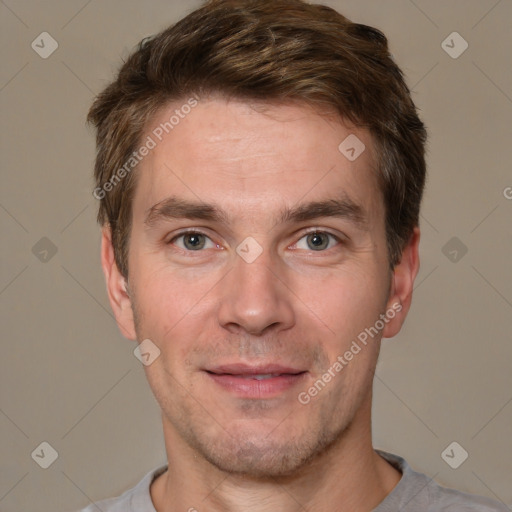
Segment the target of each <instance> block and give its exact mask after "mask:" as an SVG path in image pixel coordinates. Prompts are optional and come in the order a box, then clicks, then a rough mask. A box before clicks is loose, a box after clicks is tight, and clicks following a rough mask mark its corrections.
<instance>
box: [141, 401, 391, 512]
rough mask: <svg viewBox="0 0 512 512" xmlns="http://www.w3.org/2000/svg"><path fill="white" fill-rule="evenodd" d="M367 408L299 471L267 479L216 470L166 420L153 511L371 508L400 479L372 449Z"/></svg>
mask: <svg viewBox="0 0 512 512" xmlns="http://www.w3.org/2000/svg"><path fill="white" fill-rule="evenodd" d="M370 411H371V407H367V408H361V409H360V410H359V414H357V415H356V417H355V418H354V420H353V421H352V423H351V424H350V425H349V427H348V428H347V429H346V430H345V431H344V432H343V435H342V436H340V438H339V439H338V440H337V441H336V442H335V443H334V444H333V445H332V446H330V447H329V448H328V449H327V450H325V451H324V452H323V453H322V454H319V455H318V456H317V457H316V458H315V459H314V460H312V461H310V462H309V463H308V464H307V465H305V466H304V467H303V468H301V469H300V470H299V471H298V472H297V473H295V474H293V475H291V476H287V477H281V478H269V479H254V478H251V477H247V476H243V475H232V474H226V473H224V472H222V471H220V470H219V469H217V468H216V467H215V466H213V465H212V464H210V463H209V462H207V461H206V460H204V459H203V458H202V457H201V456H200V455H199V454H198V453H197V452H195V451H194V450H193V449H192V448H190V447H189V446H188V445H186V444H185V443H184V442H183V441H182V440H181V438H180V437H179V436H178V435H177V433H176V432H175V430H174V429H173V427H172V425H170V423H169V422H167V421H166V420H165V418H164V435H165V439H166V449H167V458H168V461H169V466H168V470H167V471H166V472H165V473H163V474H162V475H161V476H160V477H159V478H157V479H156V480H155V481H154V482H153V485H152V486H151V498H152V500H153V503H154V505H155V508H156V510H157V512H177V511H182V510H191V511H193V510H194V509H195V510H197V511H198V512H201V511H202V510H208V511H209V512H210V511H211V512H235V511H240V510H247V511H250V512H267V511H275V510H280V511H282V512H292V511H294V512H295V511H296V510H297V507H299V509H301V510H302V509H306V510H311V511H317V510H337V511H340V512H343V511H351V512H354V511H357V512H370V511H371V510H373V509H374V508H375V507H376V506H377V505H378V504H379V503H380V502H381V501H382V500H383V499H384V498H385V497H386V496H387V495H388V494H389V493H390V492H391V491H392V490H393V488H394V487H395V486H396V484H397V483H398V481H399V480H400V478H401V474H400V472H399V471H397V470H396V469H395V468H394V467H393V466H391V465H390V464H389V463H388V462H387V461H385V460H384V459H383V458H382V457H380V456H379V455H378V454H377V453H376V452H375V451H374V450H373V447H372V444H371V426H370V425H371V420H370ZM301 507H302V508H301Z"/></svg>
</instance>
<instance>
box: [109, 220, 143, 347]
mask: <svg viewBox="0 0 512 512" xmlns="http://www.w3.org/2000/svg"><path fill="white" fill-rule="evenodd" d="M101 266H102V268H103V273H104V274H105V280H106V284H107V293H108V299H109V301H110V307H111V308H112V311H113V312H114V316H115V317H116V322H117V325H118V327H119V330H120V331H121V334H122V335H123V336H124V337H125V338H128V339H129V340H136V339H137V335H136V333H135V323H134V321H133V311H132V304H131V300H130V296H129V295H128V291H127V283H126V279H125V278H124V277H123V276H122V274H121V273H120V272H119V269H118V268H117V264H116V261H115V258H114V247H113V246H112V234H111V231H110V226H104V227H103V229H102V234H101Z"/></svg>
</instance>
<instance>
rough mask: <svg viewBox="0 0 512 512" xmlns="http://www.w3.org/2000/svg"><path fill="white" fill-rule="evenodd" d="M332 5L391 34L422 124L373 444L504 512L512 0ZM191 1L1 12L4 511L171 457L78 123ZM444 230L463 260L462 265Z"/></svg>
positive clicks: (511, 385) (132, 474)
mask: <svg viewBox="0 0 512 512" xmlns="http://www.w3.org/2000/svg"><path fill="white" fill-rule="evenodd" d="M325 3H327V4H329V5H332V6H333V7H336V8H337V9H338V10H340V12H342V13H343V14H345V15H347V16H348V17H350V18H352V19H353V20H354V21H358V22H361V23H366V24H370V25H374V26H377V27H378V28H380V29H381V30H383V31H384V33H385V34H386V35H387V36H388V37H389V40H390V44H391V50H392V53H393V54H394V56H395V58H396V60H397V61H398V63H399V65H400V66H401V67H402V68H403V70H404V72H405V74H406V76H407V80H408V83H409V84H410V86H411V88H412V90H413V94H414V99H415V101H416V103H417V105H418V106H419V108H420V109H421V111H422V117H423V119H424V121H425V122H426V124H427V126H428V128H429V130H430V143H429V154H428V164H429V173H430V175H429V180H428V186H427V191H426V196H425V202H424V207H423V216H422V223H421V227H422V234H423V238H422V242H421V251H422V266H421V272H420V275H419V278H418V280H417V284H416V291H415V298H414V301H413V307H412V310H411V312H410V316H409V319H408V322H407V324H406V326H405V328H404V330H403V331H402V332H401V333H400V335H399V336H398V337H396V338H395V339H394V340H386V341H385V342H384V348H383V351H382V358H381V361H380V363H379V366H378V368H377V378H376V379H375V406H374V440H375V446H376V447H378V448H381V449H384V450H389V451H392V452H395V453H398V454H401V455H403V456H404V457H406V458H407V460H408V461H409V462H410V464H411V465H412V466H413V467H414V468H415V469H417V470H419V471H422V472H425V473H427V474H428V475H430V476H433V477H434V478H435V479H436V480H438V481H439V482H441V483H443V484H445V485H449V486H453V487H457V488H459V489H461V490H465V491H470V492H475V493H479V494H483V495H487V496H491V497H494V498H497V499H500V500H502V501H503V502H504V503H506V504H507V505H508V506H509V507H510V506H511V504H512V486H510V482H511V481H512V450H511V440H510V438H511V436H510V433H511V424H512V423H511V420H512V404H511V401H512V371H511V360H512V359H511V356H512V343H511V341H512V340H511V338H512V336H511V327H512V314H511V313H512V271H511V261H512V257H511V256H512V228H511V225H512V223H511V222H510V220H511V218H512V215H511V214H512V200H510V197H511V196H512V189H511V188H510V187H512V172H511V164H510V162H512V150H511V147H512V144H511V128H510V126H511V122H512V115H511V114H512V73H511V69H512V66H511V62H510V48H512V41H511V26H510V21H511V20H512V2H510V1H509V0H501V1H497V0H457V1H456V0H449V1H445V0H435V1H432V0H430V1H426V0H416V1H415V2H413V1H410V0H390V1H385V2H384V1H379V2H375V1H369V0H366V1H356V0H347V1H342V0H330V1H326V2H325ZM196 5H198V3H197V2H185V1H173V2H171V1H168V0H167V1H164V0H151V1H148V2H140V1H136V0H129V1H127V0H123V1H121V0H108V1H99V0H92V1H89V2H87V1H86V0H76V1H71V0H68V1H65V2H64V1H60V2H58V1H47V2H35V1H32V2H29V1H22V0H17V1H15V0H5V1H2V2H1V3H0V14H1V23H2V27H1V28H2V36H1V37H2V49H3V56H4V58H3V65H2V67H1V70H0V87H1V93H0V98H1V102H2V111H3V115H2V119H3V122H2V146H1V154H2V169H3V171H2V172H3V174H2V181H1V183H2V192H1V198H0V223H1V229H2V242H3V243H2V259H1V261H2V267H1V275H0V301H1V307H2V316H1V321H2V336H3V339H2V351H1V358H0V379H1V411H0V444H1V448H0V465H1V468H0V469H1V478H0V509H1V510H2V511H5V512H14V511H16V512H21V511H28V510H30V511H33V512H43V511H45V512H50V511H52V512H64V511H70V510H73V509H74V508H78V507H83V506H85V505H86V504H88V503H89V501H90V500H96V499H99V498H104V497H107V496H114V495H116V494H119V493H121V492H122V491H123V490H125V489H126V488H128V487H129V486H132V485H134V484H135V483H136V482H137V481H138V480H139V479H140V478H141V477H142V476H143V475H144V474H145V473H146V472H147V471H149V470H150V469H151V468H153V467H155V466H157V465H160V464H163V463H164V462H165V452H164V445H163V437H162V433H161V423H160V416H159V408H158V406H157V404H156V401H155V400H154V398H153V396H152V394H151V392H150V390H149V387H148V385H147V383H146V381H145V377H144V372H143V370H142V367H141V365H140V363H139V361H138V360H137V359H136V358H135V357H134V355H133V350H134V348H135V343H134V342H131V341H127V340H124V339H123V338H122V337H121V335H120V334H119V332H118V330H117V327H116V324H115V322H114V320H113V317H112V314H111V312H110V309H109V305H108V301H107V296H106V292H105V287H104V282H103V276H102V274H101V270H100V261H99V239H100V238H99V228H98V226H97V225H96V224H95V213H96V200H95V199H94V198H93V197H92V195H91V190H92V179H91V171H92V165H93V157H94V141H93V137H92V133H91V131H90V130H89V129H88V128H87V127H86V126H85V116H86V112H87V109H88V107H89V105H90V103H91V101H92V98H93V95H94V94H96V93H98V92H99V91H100V90H101V89H102V88H103V87H104V86H105V85H106V84H107V83H108V82H109V81H110V80H111V79H112V77H113V73H114V71H115V70H116V69H117V67H118V65H119V64H120V59H121V58H122V57H126V56H127V54H128V52H129V51H130V50H131V49H132V48H133V47H134V46H135V45H136V43H138V41H139V40H140V39H142V38H143V37H145V36H147V35H150V34H153V33H154V32H156V31H159V30H160V29H162V28H164V27H165V26H166V25H167V24H170V23H172V22H174V21H176V20H177V19H179V18H180V17H181V16H183V15H184V14H185V13H187V12H189V11H190V10H192V9H193V7H194V6H196ZM43 31H46V32H49V33H50V34H51V36H52V37H53V38H54V39H55V40H56V41H57V42H58V45H59V47H58V49H57V50H56V51H55V53H53V54H52V55H51V56H50V57H49V58H47V59H42V58H41V57H40V56H39V55H38V54H37V53H36V52H35V51H34V50H33V49H32V48H31V43H32V41H33V40H34V39H36V37H37V36H38V35H39V34H40V33H41V32H43ZM453 31H457V32H458V33H460V34H461V35H462V37H463V38H464V39H465V40H466V41H467V42H468V44H469V48H468V49H467V50H466V51H465V52H464V53H463V54H462V55H461V56H460V57H458V58H457V59H453V58H451V57H450V56H449V55H448V54H447V53H446V52H445V51H444V50H443V48H442V47H441V43H442V41H443V40H444V39H445V38H446V37H447V36H448V35H449V34H451V33H452V32H453ZM507 187H508V188H507ZM506 195H508V196H509V199H507V197H506ZM43 237H47V238H48V239H49V240H51V242H52V244H54V246H55V247H56V249H57V252H56V254H54V255H52V253H51V251H50V252H48V253H47V254H44V253H42V252H41V251H44V250H45V249H46V250H48V248H49V246H48V242H47V241H43V242H39V241H40V239H41V238H43ZM452 237H457V238H458V239H459V241H460V243H462V244H464V246H465V247H467V250H468V252H467V254H465V255H464V256H463V257H462V258H461V259H460V260H459V261H457V262H453V261H450V259H449V258H448V257H447V256H445V254H444V253H447V254H448V256H450V257H451V258H453V257H455V253H453V252H452V254H451V255H450V254H449V251H452V250H453V248H452V246H451V245H448V247H447V248H445V249H444V253H443V247H445V244H447V243H448V241H449V240H450V239H452ZM38 242H39V244H40V245H36V244H37V243H38ZM451 243H453V242H451ZM457 243H459V242H457ZM45 244H46V245H45ZM34 246H36V248H35V249H34ZM456 250H458V251H459V252H458V253H457V257H458V258H460V255H461V254H462V253H461V252H460V249H456ZM34 253H35V254H34ZM45 257H46V258H47V261H41V260H40V258H43V260H44V258H45ZM43 441H46V442H48V443H49V444H50V445H51V446H52V447H53V448H54V449H55V450H56V451H57V452H58V458H57V460H56V461H55V462H54V463H53V464H52V465H51V466H50V467H49V468H48V469H42V468H40V467H39V465H37V464H36V462H35V461H34V460H33V459H32V457H31V453H32V452H33V451H34V450H35V449H36V448H37V447H38V446H39V445H40V443H42V442H43ZM452 441H457V442H458V443H459V444H460V445H462V446H463V447H464V449H465V450H467V452H468V453H469V458H468V459H467V460H466V461H465V462H464V463H463V464H462V465H461V466H460V467H459V468H458V469H452V468H450V467H449V466H448V465H447V464H446V463H445V462H444V460H443V459H442V458H441V453H442V451H443V450H444V449H445V448H446V447H447V446H448V445H449V444H450V443H451V442H452Z"/></svg>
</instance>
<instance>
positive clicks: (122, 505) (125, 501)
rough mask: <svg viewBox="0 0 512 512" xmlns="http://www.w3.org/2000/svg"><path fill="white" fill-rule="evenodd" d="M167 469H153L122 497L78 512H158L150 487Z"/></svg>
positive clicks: (91, 505) (95, 503) (162, 467)
mask: <svg viewBox="0 0 512 512" xmlns="http://www.w3.org/2000/svg"><path fill="white" fill-rule="evenodd" d="M166 469H167V466H161V467H159V468H156V469H152V470H151V471H150V472H149V473H146V475H145V476H144V478H142V480H141V481H140V482H139V483H138V484H137V485H136V486H135V487H132V488H131V489H128V490H127V491H125V492H124V493H123V494H121V495H120V496H117V497H115V498H108V499H105V500H101V501H96V502H94V503H91V504H90V505H88V506H87V507H85V508H83V509H81V510H80V511H77V512H98V510H101V511H102V512H156V511H155V508H154V506H153V502H152V501H151V493H150V486H151V483H152V482H153V480H154V479H155V478H157V477H158V476H159V475H161V474H162V473H163V472H164V471H165V470H166Z"/></svg>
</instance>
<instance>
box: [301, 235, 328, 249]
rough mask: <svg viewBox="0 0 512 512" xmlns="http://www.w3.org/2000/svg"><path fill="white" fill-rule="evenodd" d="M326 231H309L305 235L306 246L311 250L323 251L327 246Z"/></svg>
mask: <svg viewBox="0 0 512 512" xmlns="http://www.w3.org/2000/svg"><path fill="white" fill-rule="evenodd" d="M329 236H330V235H329V234H328V233H310V234H309V235H307V236H306V239H307V244H308V248H309V249H311V250H313V251H323V250H324V249H327V247H328V246H329Z"/></svg>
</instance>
